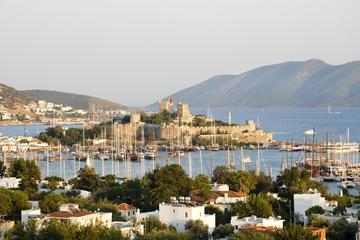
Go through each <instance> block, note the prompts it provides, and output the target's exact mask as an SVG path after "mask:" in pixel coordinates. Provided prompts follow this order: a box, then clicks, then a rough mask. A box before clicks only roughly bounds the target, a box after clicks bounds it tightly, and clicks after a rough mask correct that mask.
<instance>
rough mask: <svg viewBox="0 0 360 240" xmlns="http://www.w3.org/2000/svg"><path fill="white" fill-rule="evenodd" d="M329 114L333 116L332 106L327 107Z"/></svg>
mask: <svg viewBox="0 0 360 240" xmlns="http://www.w3.org/2000/svg"><path fill="white" fill-rule="evenodd" d="M327 114H328V115H331V114H332V113H331V106H330V105H329V106H328V107H327Z"/></svg>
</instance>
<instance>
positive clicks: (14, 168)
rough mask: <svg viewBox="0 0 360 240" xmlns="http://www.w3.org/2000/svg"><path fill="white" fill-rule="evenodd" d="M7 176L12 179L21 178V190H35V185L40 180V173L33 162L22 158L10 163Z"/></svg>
mask: <svg viewBox="0 0 360 240" xmlns="http://www.w3.org/2000/svg"><path fill="white" fill-rule="evenodd" d="M9 174H10V176H12V177H17V178H19V177H21V181H20V189H21V190H29V189H37V183H38V181H39V180H40V179H41V172H40V169H39V167H38V166H37V165H36V163H35V161H33V160H24V159H22V158H20V159H16V160H15V161H13V162H12V163H11V165H10V168H9Z"/></svg>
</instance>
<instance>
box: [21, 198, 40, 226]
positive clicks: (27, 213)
mask: <svg viewBox="0 0 360 240" xmlns="http://www.w3.org/2000/svg"><path fill="white" fill-rule="evenodd" d="M29 207H30V209H27V210H21V223H23V224H26V223H27V222H28V221H30V220H31V219H40V217H41V210H40V208H39V201H29Z"/></svg>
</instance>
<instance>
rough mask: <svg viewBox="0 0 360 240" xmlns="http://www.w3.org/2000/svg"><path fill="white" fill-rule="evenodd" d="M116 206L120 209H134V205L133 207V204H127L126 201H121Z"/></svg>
mask: <svg viewBox="0 0 360 240" xmlns="http://www.w3.org/2000/svg"><path fill="white" fill-rule="evenodd" d="M116 208H117V209H118V210H121V211H127V210H134V209H136V207H134V206H133V205H130V204H127V203H121V204H119V205H117V206H116Z"/></svg>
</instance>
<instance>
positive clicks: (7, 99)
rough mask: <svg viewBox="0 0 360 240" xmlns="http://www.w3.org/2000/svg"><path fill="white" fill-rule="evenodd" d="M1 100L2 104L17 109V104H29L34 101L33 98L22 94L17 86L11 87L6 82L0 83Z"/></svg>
mask: <svg viewBox="0 0 360 240" xmlns="http://www.w3.org/2000/svg"><path fill="white" fill-rule="evenodd" d="M0 98H1V99H0V102H1V104H2V105H3V106H4V107H6V108H9V109H16V108H17V105H19V104H21V105H24V104H29V103H30V102H31V101H33V99H32V98H30V97H28V96H26V95H24V94H22V93H21V92H19V91H17V90H16V89H15V88H12V87H9V86H7V85H5V84H2V83H0Z"/></svg>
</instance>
